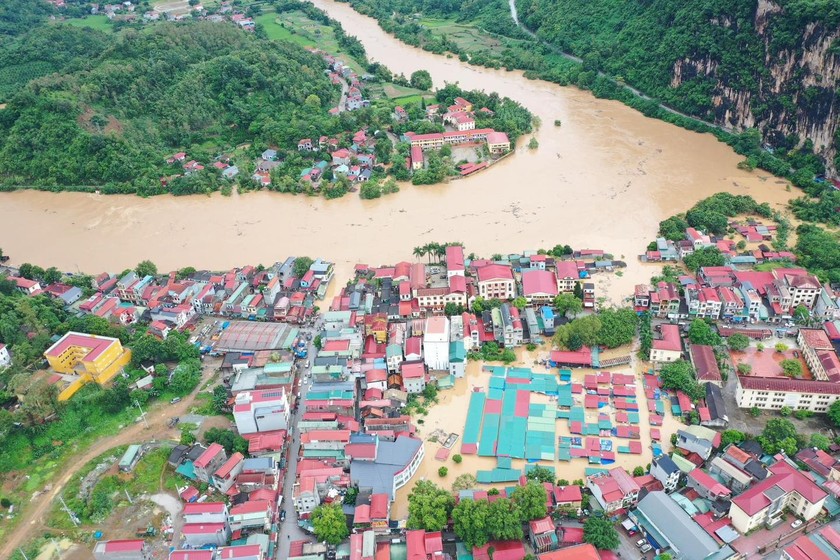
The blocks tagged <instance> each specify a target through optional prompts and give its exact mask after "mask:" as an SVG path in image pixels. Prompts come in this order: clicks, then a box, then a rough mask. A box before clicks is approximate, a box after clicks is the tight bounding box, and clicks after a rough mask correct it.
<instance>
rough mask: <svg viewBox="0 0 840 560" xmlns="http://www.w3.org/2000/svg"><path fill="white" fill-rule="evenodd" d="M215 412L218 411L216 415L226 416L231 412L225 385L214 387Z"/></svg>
mask: <svg viewBox="0 0 840 560" xmlns="http://www.w3.org/2000/svg"><path fill="white" fill-rule="evenodd" d="M213 410H215V411H216V414H224V413H225V412H229V411H230V406H229V405H228V392H227V389H225V387H224V385H216V386H215V387H213Z"/></svg>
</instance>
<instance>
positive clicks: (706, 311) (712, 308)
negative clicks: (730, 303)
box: [685, 288, 723, 319]
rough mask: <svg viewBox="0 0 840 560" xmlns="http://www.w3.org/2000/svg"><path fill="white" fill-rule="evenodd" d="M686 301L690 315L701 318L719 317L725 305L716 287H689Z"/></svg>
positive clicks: (686, 292)
mask: <svg viewBox="0 0 840 560" xmlns="http://www.w3.org/2000/svg"><path fill="white" fill-rule="evenodd" d="M685 302H686V305H687V306H688V314H689V316H691V317H696V318H701V319H717V318H718V317H720V312H721V309H722V307H723V304H722V302H721V301H720V296H719V295H718V292H717V290H716V289H715V288H699V289H687V290H686V291H685Z"/></svg>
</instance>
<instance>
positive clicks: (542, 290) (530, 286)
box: [522, 270, 557, 296]
mask: <svg viewBox="0 0 840 560" xmlns="http://www.w3.org/2000/svg"><path fill="white" fill-rule="evenodd" d="M522 293H523V294H525V295H526V296H530V295H534V294H548V295H552V296H554V295H557V277H556V276H555V275H554V273H552V272H550V271H548V270H526V271H525V272H523V273H522Z"/></svg>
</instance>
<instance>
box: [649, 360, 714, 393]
mask: <svg viewBox="0 0 840 560" xmlns="http://www.w3.org/2000/svg"><path fill="white" fill-rule="evenodd" d="M659 376H660V378H661V379H662V386H663V387H665V388H666V389H673V390H675V391H682V392H683V393H685V394H686V395H688V396H689V397H690V398H692V399H694V400H697V399H702V398H703V397H704V396H705V394H706V392H705V391H704V389H703V387H701V386H700V384H699V383H697V379H696V376H695V373H694V368H693V367H692V366H691V364H690V363H689V362H687V361H685V360H677V361H675V362H671V363H668V364H665V365H664V366H662V370H660V372H659Z"/></svg>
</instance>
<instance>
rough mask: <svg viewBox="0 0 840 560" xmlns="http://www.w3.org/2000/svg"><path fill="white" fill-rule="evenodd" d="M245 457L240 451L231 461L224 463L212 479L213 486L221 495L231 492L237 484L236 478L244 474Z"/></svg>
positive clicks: (231, 457) (232, 456)
mask: <svg viewBox="0 0 840 560" xmlns="http://www.w3.org/2000/svg"><path fill="white" fill-rule="evenodd" d="M244 462H245V457H244V456H243V455H242V453H239V452H238V451H237V452H236V453H234V454H233V455H231V456H230V459H228V460H227V461H225V462H224V464H223V465H222V466H221V467H219V468H218V469H217V470H216V471H215V472H214V473H213V476H212V477H211V482H212V484H213V486H214V487H215V488H216V490H218V491H219V492H221V493H223V494H224V493H226V492H227V491H228V490H230V488H231V486H233V483H234V482H236V477H237V476H239V473H241V472H242V468H243V466H244Z"/></svg>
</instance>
